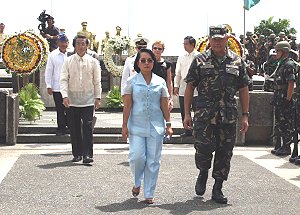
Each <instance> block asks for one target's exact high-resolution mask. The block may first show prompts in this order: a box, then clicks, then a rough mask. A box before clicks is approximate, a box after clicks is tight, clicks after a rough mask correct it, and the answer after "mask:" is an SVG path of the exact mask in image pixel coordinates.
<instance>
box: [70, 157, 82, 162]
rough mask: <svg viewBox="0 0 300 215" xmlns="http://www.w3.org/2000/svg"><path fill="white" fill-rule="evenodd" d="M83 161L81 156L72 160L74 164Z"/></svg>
mask: <svg viewBox="0 0 300 215" xmlns="http://www.w3.org/2000/svg"><path fill="white" fill-rule="evenodd" d="M81 160H82V157H81V156H74V157H73V159H72V162H79V161H81Z"/></svg>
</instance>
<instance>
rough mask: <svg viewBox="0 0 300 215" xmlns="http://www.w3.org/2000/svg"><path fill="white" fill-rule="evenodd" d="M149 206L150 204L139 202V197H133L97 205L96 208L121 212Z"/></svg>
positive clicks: (103, 210)
mask: <svg viewBox="0 0 300 215" xmlns="http://www.w3.org/2000/svg"><path fill="white" fill-rule="evenodd" d="M147 206H148V205H146V204H145V203H143V202H139V201H138V199H137V198H131V199H127V200H126V201H124V202H119V203H113V204H110V205H104V206H96V207H95V208H96V209H97V210H100V211H102V212H120V211H130V210H139V209H143V208H146V207H147Z"/></svg>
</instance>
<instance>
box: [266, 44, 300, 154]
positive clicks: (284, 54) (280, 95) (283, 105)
mask: <svg viewBox="0 0 300 215" xmlns="http://www.w3.org/2000/svg"><path fill="white" fill-rule="evenodd" d="M275 50H276V58H277V60H278V61H279V63H278V66H277V68H276V70H275V72H274V88H275V89H274V98H273V102H272V104H273V105H274V106H275V136H276V139H277V141H276V143H275V148H274V149H273V150H272V151H271V152H272V154H276V155H290V154H291V147H290V144H291V140H292V135H293V132H294V121H293V119H294V116H293V113H294V111H293V109H292V108H293V101H292V96H293V93H294V83H295V73H296V65H295V63H294V61H293V60H292V59H291V58H289V57H288V56H289V52H290V50H291V45H290V44H289V42H288V41H280V42H278V43H277V44H276V45H275ZM281 139H282V144H281Z"/></svg>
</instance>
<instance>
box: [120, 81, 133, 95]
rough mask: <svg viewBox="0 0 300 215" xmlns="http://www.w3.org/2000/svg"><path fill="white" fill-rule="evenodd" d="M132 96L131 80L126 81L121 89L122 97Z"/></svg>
mask: <svg viewBox="0 0 300 215" xmlns="http://www.w3.org/2000/svg"><path fill="white" fill-rule="evenodd" d="M125 94H132V78H129V79H127V81H126V84H125V86H124V88H123V94H122V96H123V95H125Z"/></svg>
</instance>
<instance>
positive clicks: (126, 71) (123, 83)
mask: <svg viewBox="0 0 300 215" xmlns="http://www.w3.org/2000/svg"><path fill="white" fill-rule="evenodd" d="M130 63H131V58H130V57H128V58H126V61H125V64H124V68H123V72H122V79H121V95H122V96H123V95H124V94H125V93H124V88H125V86H126V83H127V79H128V77H129V76H130Z"/></svg>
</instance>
